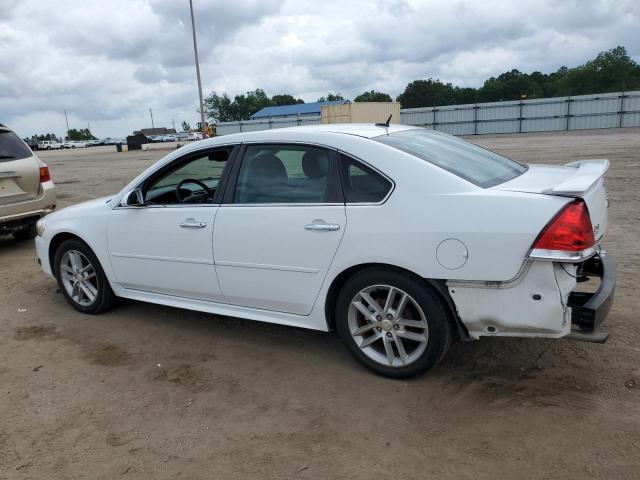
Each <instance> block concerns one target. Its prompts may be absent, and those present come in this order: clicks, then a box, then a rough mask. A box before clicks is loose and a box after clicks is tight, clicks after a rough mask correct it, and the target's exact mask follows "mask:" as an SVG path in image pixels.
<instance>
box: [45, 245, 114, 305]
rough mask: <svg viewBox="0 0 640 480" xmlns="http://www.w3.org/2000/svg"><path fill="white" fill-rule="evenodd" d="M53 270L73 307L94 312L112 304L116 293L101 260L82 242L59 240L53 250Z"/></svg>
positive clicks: (61, 289) (62, 290) (63, 292)
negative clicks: (58, 245)
mask: <svg viewBox="0 0 640 480" xmlns="http://www.w3.org/2000/svg"><path fill="white" fill-rule="evenodd" d="M54 269H55V275H56V279H57V280H58V285H59V287H60V291H61V292H62V294H63V295H64V297H65V298H66V299H67V301H68V302H69V303H70V304H71V306H72V307H73V308H75V309H76V310H78V311H80V312H82V313H91V314H97V313H102V312H104V311H106V310H108V309H109V308H111V307H112V306H113V305H114V304H115V301H116V296H115V294H114V293H113V290H112V289H111V286H110V285H109V281H108V280H107V277H106V275H105V274H104V271H103V270H102V267H101V266H100V262H98V259H97V257H96V256H95V254H94V253H93V251H91V249H90V248H89V247H88V246H87V245H86V244H85V243H84V242H81V241H80V240H66V241H64V242H62V244H61V245H60V247H59V248H58V250H57V251H56V255H55V259H54Z"/></svg>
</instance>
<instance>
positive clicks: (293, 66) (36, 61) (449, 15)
mask: <svg viewBox="0 0 640 480" xmlns="http://www.w3.org/2000/svg"><path fill="white" fill-rule="evenodd" d="M194 6H195V9H196V23H197V29H198V42H199V49H200V57H201V67H202V78H203V84H204V89H205V94H206V93H208V92H210V91H211V90H214V89H215V90H216V91H218V92H227V93H229V94H231V95H234V94H237V93H244V92H245V91H247V90H252V89H255V88H263V89H265V90H266V91H267V93H269V94H276V93H290V94H292V95H294V96H296V97H301V98H303V99H305V100H306V101H314V100H315V99H316V98H318V97H319V96H322V95H324V94H326V93H327V92H329V91H331V92H341V93H342V94H343V95H345V96H346V97H351V98H352V97H354V96H355V95H358V94H359V93H361V92H363V91H365V90H370V89H376V90H382V91H385V92H388V93H390V94H391V95H392V96H396V95H398V94H399V93H400V92H402V90H403V89H404V87H405V86H406V84H407V83H408V82H410V81H412V80H416V79H419V78H427V77H435V78H440V79H441V80H443V81H447V82H453V83H456V84H459V85H462V86H479V85H481V82H482V81H483V80H484V79H485V78H487V77H488V76H492V75H498V74H500V73H502V72H504V71H506V70H510V69H512V68H518V69H520V70H522V71H533V70H539V71H542V72H550V71H554V70H556V69H557V68H558V67H559V66H561V65H568V66H574V65H577V64H580V63H582V62H584V61H585V60H587V59H589V58H592V57H593V56H594V55H595V54H597V53H598V52H600V51H602V50H605V49H609V48H613V47H614V46H616V45H618V44H622V45H625V46H626V47H627V49H628V50H629V53H630V54H631V55H632V56H633V57H634V58H636V59H638V58H639V56H640V36H638V34H637V32H638V30H639V27H640V6H639V4H638V2H637V1H634V0H619V1H613V0H611V1H608V0H603V1H578V0H574V1H557V2H553V1H546V2H540V1H538V0H519V1H512V2H504V1H498V0H486V1H483V2H477V1H471V0H453V1H450V2H442V1H439V0H433V1H428V0H424V1H419V0H395V1H382V0H380V1H378V2H367V1H363V0H350V1H349V2H345V1H340V0H325V1H322V2H318V1H317V0H284V1H278V0H194ZM197 98H198V96H197V91H196V81H195V69H194V67H193V50H192V44H191V25H190V19H189V11H188V2H187V1H186V0H101V1H100V2H87V1H86V0H59V1H56V2H43V1H41V0H22V1H21V2H16V1H15V0H0V121H1V122H3V123H7V124H9V125H11V126H12V127H13V128H15V129H16V130H17V131H18V133H19V134H21V135H30V134H32V133H41V132H49V131H53V132H56V133H58V134H60V135H62V134H63V132H64V131H65V123H64V115H63V110H64V109H66V110H67V111H68V113H69V121H70V126H71V127H72V128H73V127H77V128H81V127H85V126H86V125H87V123H89V122H90V123H91V127H92V129H93V130H94V132H95V133H96V134H97V135H99V136H108V135H109V136H116V135H117V136H123V135H126V134H127V133H129V132H130V131H132V130H133V129H137V128H140V127H145V126H149V124H150V119H149V108H153V111H154V120H155V124H156V125H167V126H169V125H170V124H171V120H172V119H174V120H175V122H176V124H179V123H180V122H181V121H182V120H187V121H189V122H190V123H192V124H195V122H196V121H197V118H198V115H197V112H196V111H197Z"/></svg>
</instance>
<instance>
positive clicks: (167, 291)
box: [36, 124, 615, 378]
mask: <svg viewBox="0 0 640 480" xmlns="http://www.w3.org/2000/svg"><path fill="white" fill-rule="evenodd" d="M607 167H608V161H607V160H588V161H586V160H585V161H576V162H572V163H570V164H567V165H566V166H543V165H523V164H520V163H518V162H515V161H513V160H510V159H508V158H505V157H503V156H500V155H498V154H495V153H493V152H491V151H488V150H485V149H482V148H480V147H477V146H475V145H473V144H471V143H468V142H465V141H463V140H460V139H458V138H455V137H452V136H450V135H446V134H443V133H440V132H436V131H433V130H427V129H423V128H417V127H409V126H400V125H391V126H386V125H384V124H377V125H369V124H367V125H358V124H343V125H317V126H309V127H295V128H287V129H278V130H267V131H259V132H249V133H240V134H235V135H227V136H222V137H216V138H213V139H209V140H206V141H201V142H196V143H194V144H191V145H189V146H185V147H183V148H181V149H179V150H176V151H174V152H172V153H170V154H169V155H167V156H166V157H164V158H163V159H161V160H160V161H158V162H157V163H156V164H155V165H153V166H151V167H150V168H148V169H147V170H146V171H144V172H143V173H142V174H140V175H139V176H138V177H137V178H135V179H134V180H133V181H132V182H131V183H130V184H129V185H127V186H126V187H125V188H124V189H123V190H122V191H121V192H119V193H117V194H116V195H113V196H111V197H107V198H100V199H97V200H92V201H89V202H86V203H82V204H79V205H74V206H72V207H69V208H65V209H63V210H60V211H57V212H55V213H52V214H50V215H49V216H47V217H46V218H45V219H43V220H41V221H40V222H39V223H38V225H37V232H38V236H37V238H36V247H37V254H38V261H39V262H40V263H41V265H42V268H43V270H44V271H45V272H46V273H47V274H49V275H50V276H52V277H54V278H55V279H56V280H57V282H58V284H59V286H60V290H61V291H62V293H63V294H64V296H65V297H66V299H67V300H68V301H69V303H70V304H71V305H72V306H73V307H75V308H76V309H77V310H79V311H81V312H84V313H100V312H103V311H104V310H106V309H108V308H109V307H111V306H112V305H113V304H114V302H115V300H116V298H117V297H122V298H129V299H134V300H142V301H146V302H152V303H159V304H163V305H170V306H174V307H183V308H188V309H192V310H199V311H203V312H210V313H214V314H221V315H228V316H234V317H241V318H248V319H253V320H260V321H265V322H272V323H279V324H285V325H292V326H297V327H305V328H311V329H316V330H325V331H326V330H331V329H335V330H337V332H338V334H339V335H340V337H341V338H342V339H343V341H344V343H345V344H346V346H347V347H348V349H349V350H350V352H351V353H352V354H353V355H354V356H355V358H356V359H357V360H358V361H360V362H361V363H362V364H363V365H365V366H366V367H368V368H369V369H371V370H373V371H375V372H377V373H380V374H382V375H387V376H390V377H397V378H398V377H407V376H412V375H416V374H419V373H421V372H423V371H425V370H427V369H429V368H431V367H433V366H434V365H436V364H437V363H438V362H439V361H440V360H441V359H442V357H443V356H444V354H445V353H446V351H447V349H448V347H449V345H450V344H451V342H452V341H453V340H456V339H462V340H473V339H478V338H480V337H482V336H513V337H546V338H560V337H564V336H568V335H569V336H571V337H573V338H578V339H583V340H588V341H604V340H606V338H607V335H608V334H607V332H606V330H604V329H603V327H601V326H600V324H601V322H602V320H603V319H604V317H605V316H606V315H607V313H608V311H609V309H610V307H611V304H612V302H613V292H614V288H615V265H614V263H613V261H612V259H611V257H610V256H609V255H607V254H606V253H605V252H604V251H603V250H601V249H600V247H599V242H600V241H601V239H602V237H603V235H604V233H605V230H606V227H607V198H606V193H605V189H604V181H603V175H604V173H605V171H606V170H607ZM589 276H596V277H600V282H599V286H598V288H597V290H596V291H595V292H591V293H589V292H584V291H583V290H584V289H581V292H576V291H574V289H575V288H576V284H577V283H578V282H580V281H582V280H585V279H587V278H588V277H589Z"/></svg>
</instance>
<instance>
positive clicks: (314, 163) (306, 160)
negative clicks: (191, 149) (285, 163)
mask: <svg viewBox="0 0 640 480" xmlns="http://www.w3.org/2000/svg"><path fill="white" fill-rule="evenodd" d="M302 171H303V172H304V174H305V175H306V176H307V177H309V178H324V177H326V176H327V173H328V172H329V155H328V154H327V153H325V152H323V151H320V150H310V151H308V152H307V153H305V154H304V155H303V157H302Z"/></svg>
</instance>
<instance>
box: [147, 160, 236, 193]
mask: <svg viewBox="0 0 640 480" xmlns="http://www.w3.org/2000/svg"><path fill="white" fill-rule="evenodd" d="M231 150H232V149H231V148H223V149H218V150H214V151H209V152H207V153H202V154H195V155H194V156H192V157H190V158H188V159H186V160H183V161H178V162H177V163H175V164H174V165H175V166H174V167H173V168H169V169H168V170H166V171H164V172H162V173H161V174H160V175H159V176H157V177H155V178H152V179H151V181H150V182H149V185H148V186H147V187H146V189H145V204H152V205H153V204H159V205H172V204H182V203H187V204H194V203H214V197H215V198H217V197H216V191H217V189H218V183H219V182H220V179H221V178H222V173H223V171H224V169H225V167H226V165H227V162H228V160H229V157H230V155H231Z"/></svg>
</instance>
